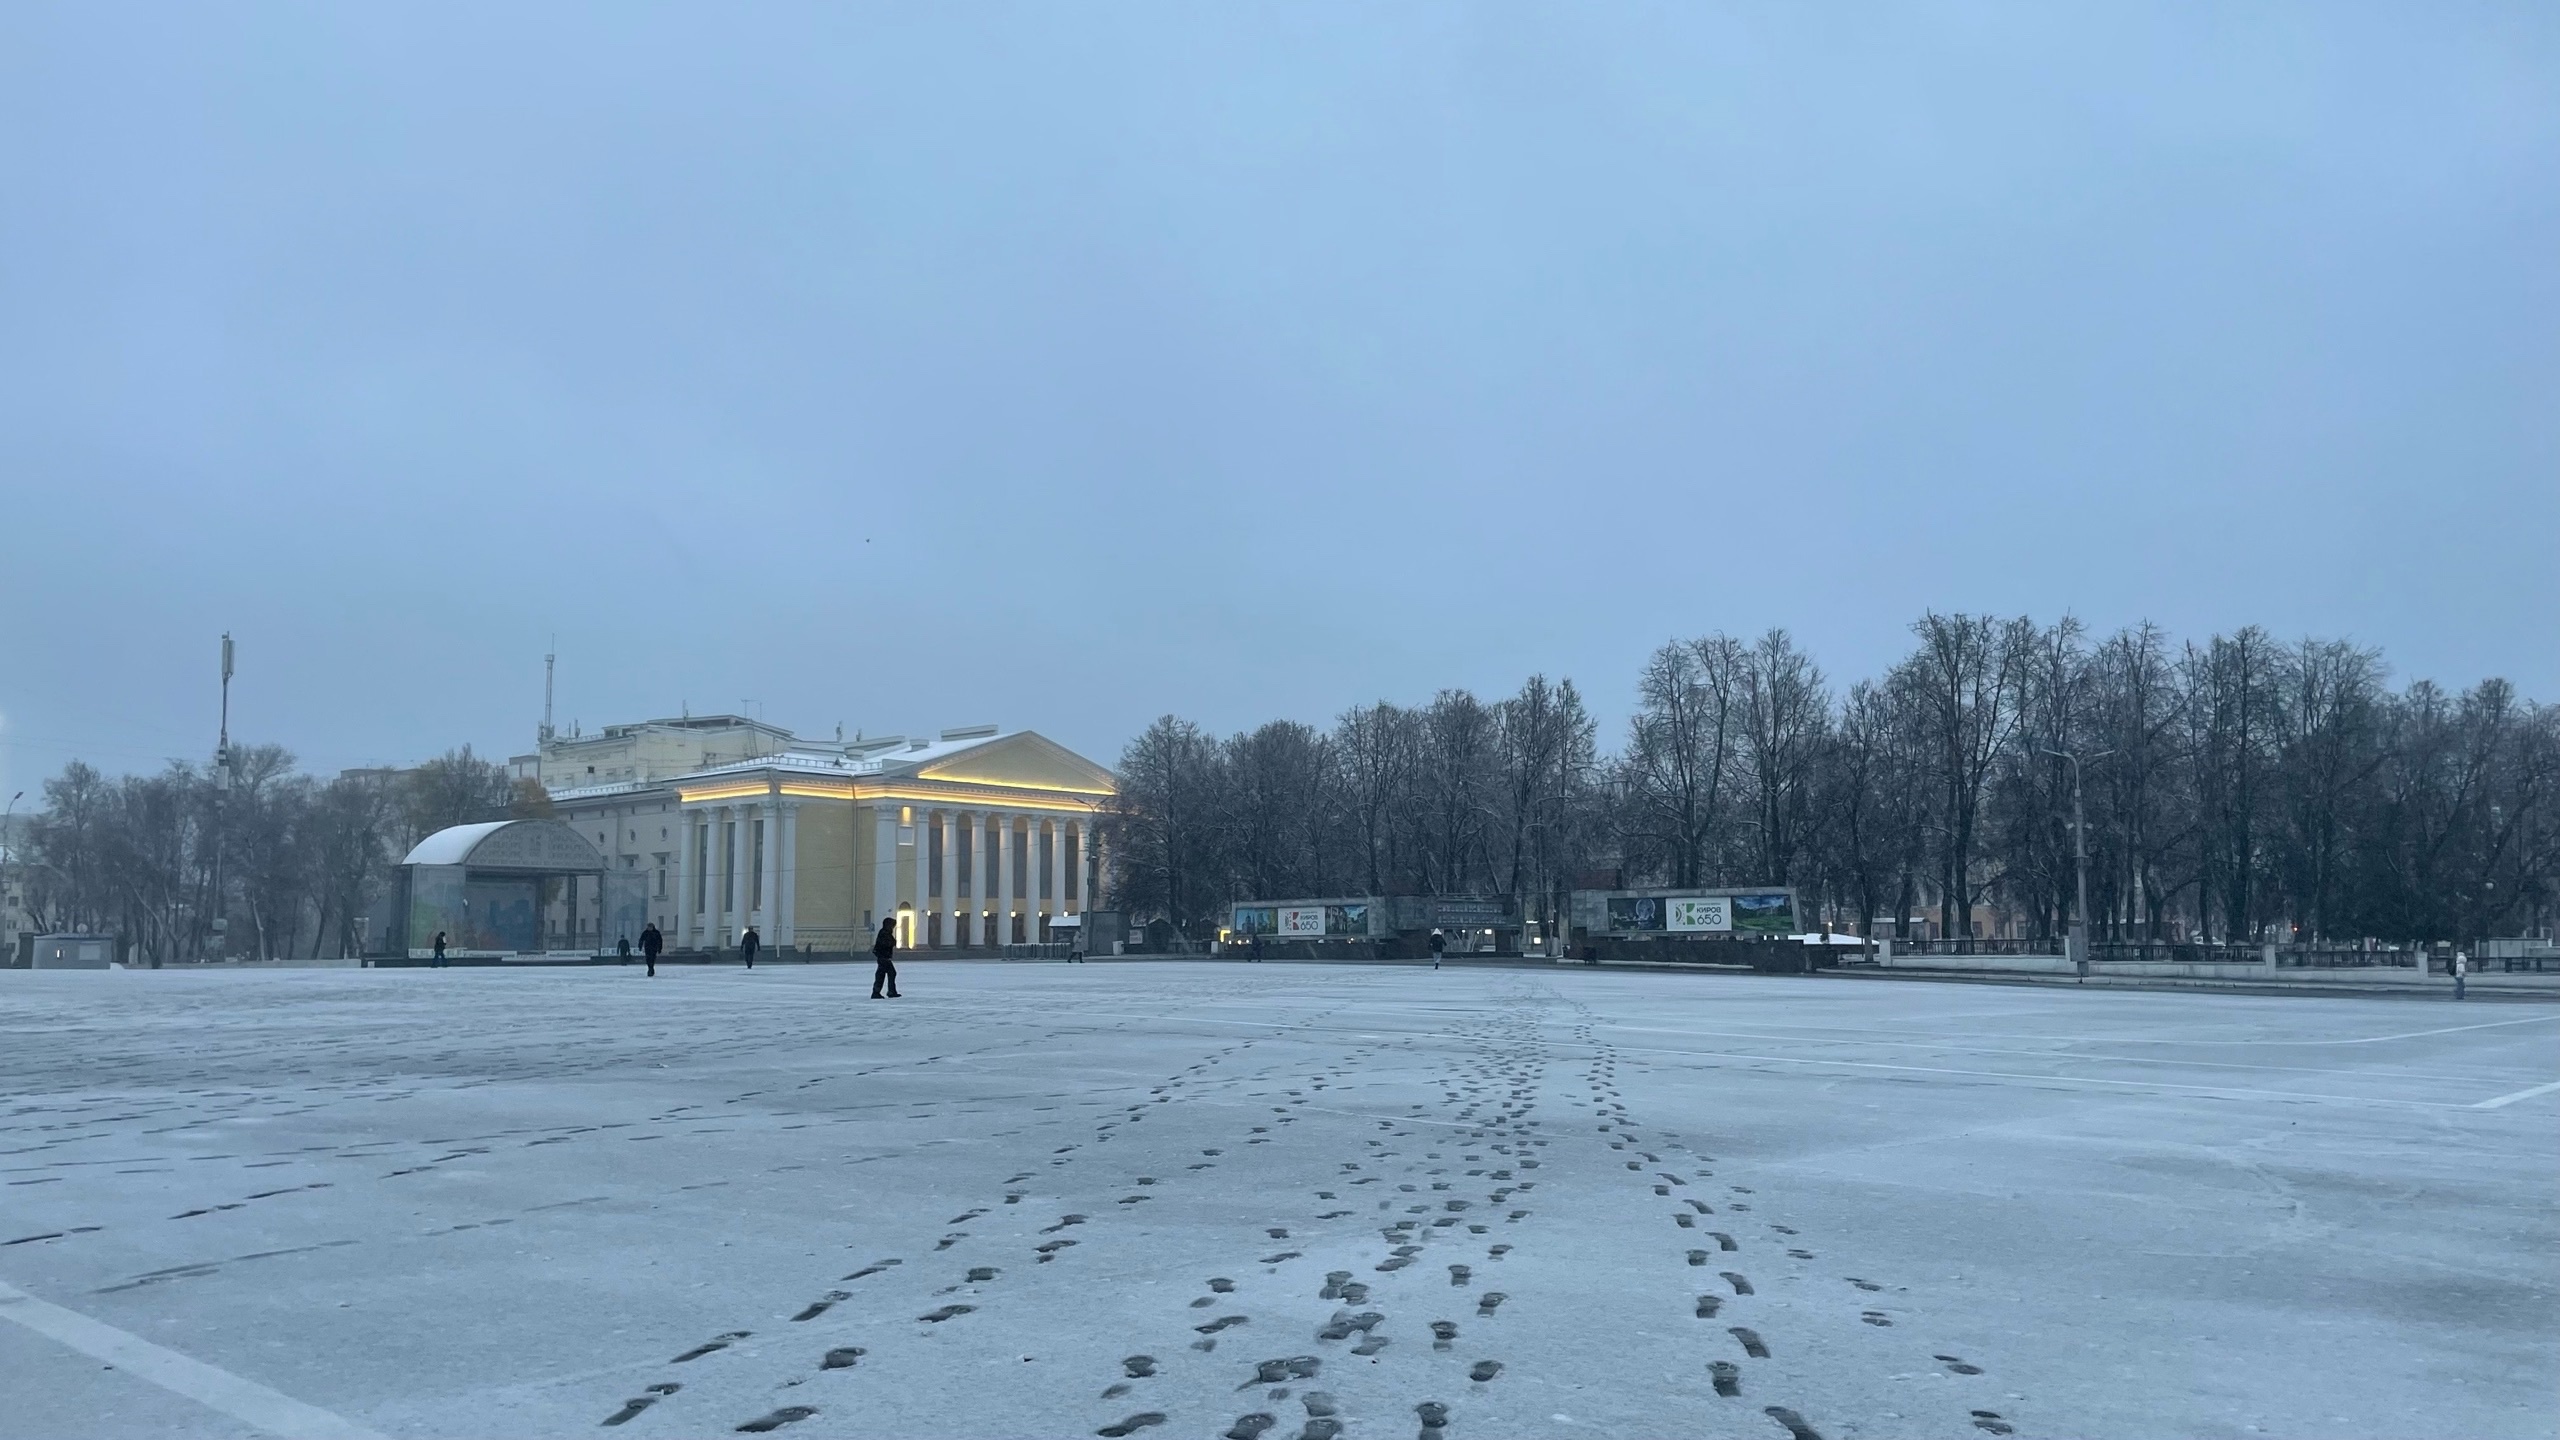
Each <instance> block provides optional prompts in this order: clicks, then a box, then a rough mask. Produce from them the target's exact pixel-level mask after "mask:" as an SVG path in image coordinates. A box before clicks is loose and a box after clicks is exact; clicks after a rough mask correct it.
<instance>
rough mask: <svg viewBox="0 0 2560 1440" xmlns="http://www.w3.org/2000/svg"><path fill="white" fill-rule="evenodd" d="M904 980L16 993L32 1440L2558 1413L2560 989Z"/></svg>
mask: <svg viewBox="0 0 2560 1440" xmlns="http://www.w3.org/2000/svg"><path fill="white" fill-rule="evenodd" d="M868 980H869V973H868V970H867V968H863V969H854V968H833V967H814V968H811V967H792V966H772V965H768V966H765V967H762V968H759V969H758V970H756V971H755V972H754V973H753V974H747V973H744V972H741V971H739V970H736V969H719V970H713V969H671V970H669V971H667V972H666V973H665V974H663V975H662V976H661V977H660V978H659V979H656V980H654V981H652V980H649V979H646V978H644V977H643V976H642V975H641V973H640V971H639V970H638V968H637V967H634V968H632V969H629V970H621V969H611V968H608V969H601V970H538V971H500V970H492V969H454V970H443V971H433V970H402V971H343V970H340V971H331V970H307V971H282V972H267V973H253V972H224V973H189V972H178V971H163V972H158V973H150V972H138V973H115V972H107V973H86V972H36V973H23V972H22V973H15V974H0V1182H4V1183H0V1320H6V1321H14V1322H16V1323H0V1396H5V1397H6V1400H5V1403H0V1435H11V1436H45V1437H59V1440H81V1437H101V1436H129V1435H154V1434H183V1435H190V1436H197V1435H212V1436H231V1435H243V1436H246V1435H256V1434H260V1433H275V1434H293V1435H322V1434H343V1435H365V1434H375V1435H384V1436H490V1435H584V1434H597V1433H599V1432H600V1431H602V1430H603V1429H604V1427H613V1428H612V1429H611V1432H610V1433H612V1434H614V1435H615V1436H617V1437H622V1436H630V1437H649V1436H705V1435H713V1434H729V1433H734V1432H736V1431H738V1430H741V1429H744V1430H746V1431H748V1432H750V1433H763V1432H760V1430H759V1427H765V1429H766V1430H768V1431H778V1432H780V1433H785V1434H787V1435H789V1436H791V1437H794V1440H802V1437H817V1436H852V1435H864V1436H878V1435H901V1436H935V1435H951V1436H1005V1435H1024V1436H1031V1435H1059V1436H1072V1435H1094V1434H1100V1435H1124V1434H1127V1435H1145V1436H1147V1437H1148V1440H1158V1437H1167V1440H1169V1437H1174V1436H1231V1437H1261V1440H1292V1437H1300V1436H1303V1437H1309V1440H1323V1437H1327V1436H1332V1435H1336V1434H1339V1435H1341V1436H1344V1437H1348V1440H1362V1437H1397V1440H1403V1437H1409V1436H1416V1435H1419V1436H1423V1437H1430V1440H1492V1437H1499V1436H1527V1435H1537V1436H1566V1437H1569V1436H1574V1435H1592V1436H1612V1437H1642V1436H1669V1435H1682V1436H1718V1435H1733V1436H1759V1437H1763V1440H1787V1437H1788V1436H1789V1435H1790V1433H1792V1434H1793V1435H1794V1436H1795V1437H1798V1440H1801V1437H1804V1436H1810V1435H1820V1436H1825V1437H1830V1440H1851V1437H1869V1436H1915V1437H1917V1436H1928V1437H1947V1436H1955V1435H1974V1434H1982V1433H1989V1434H2008V1433H2012V1432H2014V1433H2015V1434H2017V1435H2021V1436H2067V1437H2081V1436H2170V1435H2175V1436H2201V1437H2215V1436H2322V1437H2334V1436H2391V1437H2411V1436H2436V1435H2445V1436H2450V1435H2462V1436H2466V1437H2486V1436H2526V1435H2533V1436H2547V1435H2550V1434H2551V1433H2553V1431H2554V1429H2555V1426H2560V1367H2554V1366H2553V1365H2552V1364H2551V1357H2552V1356H2553V1355H2554V1354H2555V1353H2560V1304H2555V1298H2556V1297H2560V1223H2555V1218H2554V1213H2553V1207H2552V1203H2551V1202H2552V1197H2553V1196H2554V1195H2555V1194H2560V1093H2555V1092H2550V1091H2546V1092H2543V1093H2540V1094H2531V1093H2524V1092H2531V1091H2532V1090H2533V1089H2534V1088H2535V1087H2537V1086H2543V1085H2547V1084H2549V1083H2550V1082H2552V1081H2554V1080H2556V1079H2560V1009H2554V1008H2552V1007H2547V1006H2540V1005H2495V1006H2490V1005H2467V1006H2460V1007H2456V1006H2454V1005H2451V1004H2448V1003H2427V1002H2416V1001H2401V1000H2356V999H2332V998H2294V997H2278V996H2239V995H2195V994H2128V993H2121V992H2104V993H2099V992H2088V993H2081V992H2074V991H2068V990H2056V989H2023V988H2004V987H1986V986H1973V985H1941V984H1927V983H1912V984H1900V983H1896V984H1884V983H1852V982H1844V981H1837V980H1824V979H1809V980H1807V979H1777V978H1749V977H1735V976H1698V975H1633V974H1625V973H1618V972H1599V971H1589V970H1584V969H1581V968H1579V967H1575V968H1556V969H1541V968H1452V969H1449V970H1444V971H1441V972H1439V973H1432V972H1430V971H1428V970H1426V969H1421V968H1403V967H1376V966H1315V965H1293V964H1279V963H1274V964H1266V965H1248V964H1239V963H1232V962H1229V963H1217V962H1202V963H1126V964H1096V965H1090V966H1081V967H1072V966H1060V965H998V964H984V963H932V962H921V963H916V964H912V965H909V966H907V967H906V984H907V987H908V998H906V999H903V1000H899V1001H895V1002H890V1001H881V1002H878V1003H874V1002H872V1001H870V1000H868V999H867V998H865V992H866V988H867V984H868ZM2519 1095H2521V1096H2522V1098H2515V1097H2518V1096H2519ZM2501 1102H2504V1103H2501ZM92 1322H94V1323H92ZM84 1326H85V1327H87V1328H83V1327H84ZM108 1327H112V1328H108ZM120 1337H139V1341H140V1342H148V1343H147V1344H141V1343H133V1344H128V1343H127V1341H126V1339H125V1338H120ZM102 1356H103V1357H105V1358H103V1359H102V1358H101V1357H102ZM191 1362H200V1364H192V1365H191ZM207 1367H210V1368H207ZM189 1396H195V1397H197V1398H188V1397H189ZM313 1407H316V1408H313Z"/></svg>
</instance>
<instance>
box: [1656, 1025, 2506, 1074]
mask: <svg viewBox="0 0 2560 1440" xmlns="http://www.w3.org/2000/svg"><path fill="white" fill-rule="evenodd" d="M1609 1028H1610V1029H1612V1030H1620V1031H1624V1032H1626V1033H1628V1034H1631V1035H1692V1036H1696V1037H1698V1038H1700V1039H1711V1040H1774V1041H1777V1042H1778V1043H1779V1044H1782V1045H1866V1046H1872V1047H1875V1048H1879V1049H1887V1050H1895V1049H1899V1050H1945V1051H1950V1052H1953V1053H1955V1054H1959V1055H2016V1056H2022V1057H2024V1058H2026V1059H2030V1060H2103V1061H2107V1062H2109V1063H2112V1064H2117V1065H2185V1066H2189V1067H2192V1068H2195V1069H2200V1070H2270V1071H2275V1072H2278V1073H2281V1074H2286V1075H2372V1074H2376V1073H2388V1074H2389V1075H2391V1077H2392V1078H2394V1079H2398V1080H2444V1081H2450V1082H2453V1083H2455V1084H2465V1083H2471V1082H2476V1081H2480V1080H2494V1079H2496V1078H2498V1077H2495V1076H2482V1075H2426V1074H2420V1073H2418V1072H2416V1071H2411V1070H2392V1071H2388V1072H2376V1071H2373V1070H2360V1069H2340V1068H2338V1067H2336V1066H2330V1065H2252V1064H2250V1063H2248V1062H2247V1061H2245V1060H2171V1059H2165V1058H2159V1057H2153V1056H2147V1055H2100V1054H2095V1053H2091V1052H2087V1051H2070V1050H2002V1049H1998V1048H1995V1047H1992V1046H1988V1045H1970V1044H1965V1043H1962V1042H1959V1041H1949V1040H1922V1039H1917V1038H1910V1037H1904V1038H1897V1039H1891V1040H1861V1039H1857V1038H1855V1037H1852V1036H1846V1035H1771V1034H1767V1033H1765V1032H1762V1031H1756V1030H1683V1029H1679V1028H1677V1027H1672V1026H1662V1025H1612V1026H1610V1027H1609ZM2065 1043H2069V1042H2065ZM2082 1043H2086V1044H2091V1045H2112V1044H2114V1043H2116V1042H2114V1041H2112V1040H2091V1041H2086V1042H2082Z"/></svg>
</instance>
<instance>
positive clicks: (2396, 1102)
mask: <svg viewBox="0 0 2560 1440" xmlns="http://www.w3.org/2000/svg"><path fill="white" fill-rule="evenodd" d="M1616 1048H1617V1049H1618V1050H1619V1051H1620V1052H1622V1053H1634V1054H1644V1055H1687V1056H1692V1057H1696V1058H1700V1059H1719V1060H1759V1061H1764V1062H1767V1063H1770V1064H1775V1065H1829V1066H1833V1067H1836V1068H1841V1069H1848V1070H1906V1071H1911V1072H1914V1073H1916V1074H1922V1075H1966V1076H1973V1077H1976V1078H1980V1079H1986V1080H2030V1081H2034V1082H2036V1083H2038V1084H2045V1085H2105V1086H2110V1087H2114V1088H2120V1089H2127V1090H2184V1091H2188V1092H2191V1093H2194V1094H2199V1095H2220V1096H2225V1097H2231V1098H2245V1099H2252V1100H2318V1101H2327V1102H2330V1103H2343V1104H2349V1105H2390V1106H2396V1107H2406V1108H2414V1109H2419V1110H2470V1109H2476V1108H2477V1107H2476V1106H2471V1105H2464V1104H2460V1103H2457V1102H2453V1101H2445V1100H2402V1099H2397V1098H2384V1097H2377V1096H2367V1095H2324V1094H2321V1093H2320V1092H2318V1091H2313V1090H2251V1089H2246V1088H2243V1087H2239V1086H2231V1085H2180V1084H2178V1083H2176V1082H2174V1081H2169V1080H2101V1079H2098V1078H2096V1077H2095V1076H2084V1075H2028V1074H2021V1073H2019V1072H2017V1071H2012V1070H1956V1069H1950V1068H1947V1067H1943V1066H1937V1065H1887V1064H1883V1063H1882V1062H1879V1061H1873V1060H1826V1059H1819V1058H1816V1059H1803V1058H1798V1057H1794V1056H1787V1055H1745V1054H1742V1053H1740V1052H1739V1051H1733V1050H1674V1049H1671V1048H1669V1047H1664V1046H1649V1045H1620V1046H1618V1047H1616Z"/></svg>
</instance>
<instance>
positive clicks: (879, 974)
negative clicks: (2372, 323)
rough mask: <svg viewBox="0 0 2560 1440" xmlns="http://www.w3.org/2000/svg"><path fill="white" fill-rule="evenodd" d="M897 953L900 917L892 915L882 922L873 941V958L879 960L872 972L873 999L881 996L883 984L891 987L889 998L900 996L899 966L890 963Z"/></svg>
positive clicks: (893, 998)
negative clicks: (890, 958)
mask: <svg viewBox="0 0 2560 1440" xmlns="http://www.w3.org/2000/svg"><path fill="white" fill-rule="evenodd" d="M897 953H898V917H896V916H895V915H892V916H890V917H889V918H888V919H886V920H883V921H881V922H880V933H879V934H878V935H877V936H875V937H874V938H873V939H872V941H871V958H872V959H873V960H876V961H878V962H879V964H878V965H877V967H875V968H874V969H873V970H872V972H871V998H872V999H874V1000H877V999H879V998H881V997H880V987H881V986H883V985H886V986H888V987H889V996H888V998H890V999H892V1000H895V999H897V998H899V996H898V967H897V966H895V965H892V964H890V963H889V957H890V956H892V955H895V954H897Z"/></svg>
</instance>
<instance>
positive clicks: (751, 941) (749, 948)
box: [738, 925, 764, 970]
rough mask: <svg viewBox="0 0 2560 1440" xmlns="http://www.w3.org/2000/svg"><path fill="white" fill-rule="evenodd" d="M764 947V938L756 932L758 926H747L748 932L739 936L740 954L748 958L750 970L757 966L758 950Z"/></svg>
mask: <svg viewBox="0 0 2560 1440" xmlns="http://www.w3.org/2000/svg"><path fill="white" fill-rule="evenodd" d="M763 948H764V939H763V937H762V936H759V935H758V934H756V927H754V926H753V925H750V926H748V927H747V933H746V934H744V935H741V936H739V937H738V954H739V955H741V956H743V957H744V958H745V959H746V962H747V968H748V969H750V970H753V969H754V968H756V952H757V951H758V950H761V949H763Z"/></svg>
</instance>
